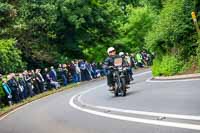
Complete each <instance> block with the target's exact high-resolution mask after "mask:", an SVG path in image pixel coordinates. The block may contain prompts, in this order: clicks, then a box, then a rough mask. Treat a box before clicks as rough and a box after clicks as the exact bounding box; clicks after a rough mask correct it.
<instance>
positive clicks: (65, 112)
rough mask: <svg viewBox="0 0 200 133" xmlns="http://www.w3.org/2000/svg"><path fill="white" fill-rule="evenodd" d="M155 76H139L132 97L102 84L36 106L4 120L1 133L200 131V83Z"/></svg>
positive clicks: (169, 132) (84, 85)
mask: <svg viewBox="0 0 200 133" xmlns="http://www.w3.org/2000/svg"><path fill="white" fill-rule="evenodd" d="M150 77H151V73H150V72H149V71H146V72H142V73H137V74H135V80H134V81H133V83H131V88H130V89H129V90H128V94H127V96H126V97H114V96H113V94H112V93H110V92H108V91H107V87H106V81H105V80H98V81H93V82H90V83H87V84H83V85H81V86H79V87H76V88H74V89H72V90H67V91H64V92H61V93H57V94H54V95H51V96H49V97H46V98H43V99H41V100H39V101H35V102H32V103H31V104H29V105H27V106H24V107H23V108H21V109H19V110H17V111H16V112H14V113H12V114H10V115H8V116H7V117H5V118H3V119H2V118H0V133H133V132H135V133H140V132H141V133H199V132H200V104H199V103H200V80H189V81H187V80H185V81H172V82H171V81H170V82H151V81H149V80H148V82H147V79H149V78H150Z"/></svg>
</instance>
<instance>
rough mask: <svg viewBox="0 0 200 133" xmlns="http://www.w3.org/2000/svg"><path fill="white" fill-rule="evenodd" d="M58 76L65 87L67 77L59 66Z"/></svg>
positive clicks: (61, 66)
mask: <svg viewBox="0 0 200 133" xmlns="http://www.w3.org/2000/svg"><path fill="white" fill-rule="evenodd" d="M58 75H59V77H60V78H61V79H62V82H63V85H64V86H66V85H67V77H66V74H65V71H64V68H63V65H61V64H59V66H58Z"/></svg>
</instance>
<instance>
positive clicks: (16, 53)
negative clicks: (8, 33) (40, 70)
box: [0, 39, 25, 73]
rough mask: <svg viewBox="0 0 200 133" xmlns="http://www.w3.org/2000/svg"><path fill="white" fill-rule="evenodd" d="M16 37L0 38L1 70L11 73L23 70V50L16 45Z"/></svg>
mask: <svg viewBox="0 0 200 133" xmlns="http://www.w3.org/2000/svg"><path fill="white" fill-rule="evenodd" d="M15 43H16V41H15V40H14V39H2V40H0V72H2V73H9V72H17V71H21V70H23V68H24V66H25V64H24V63H23V62H22V58H21V51H20V50H18V49H17V48H16V47H15Z"/></svg>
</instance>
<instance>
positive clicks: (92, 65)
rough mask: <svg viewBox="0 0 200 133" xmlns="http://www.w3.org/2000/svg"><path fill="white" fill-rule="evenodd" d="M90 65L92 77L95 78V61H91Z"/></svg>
mask: <svg viewBox="0 0 200 133" xmlns="http://www.w3.org/2000/svg"><path fill="white" fill-rule="evenodd" d="M91 67H92V77H93V78H97V65H96V63H95V62H93V63H92V64H91Z"/></svg>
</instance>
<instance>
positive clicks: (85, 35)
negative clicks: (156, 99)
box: [0, 0, 200, 75]
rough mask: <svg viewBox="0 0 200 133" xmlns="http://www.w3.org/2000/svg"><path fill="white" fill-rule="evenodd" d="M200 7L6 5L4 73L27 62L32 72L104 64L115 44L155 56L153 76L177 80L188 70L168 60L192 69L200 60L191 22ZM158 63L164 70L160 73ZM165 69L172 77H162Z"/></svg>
mask: <svg viewBox="0 0 200 133" xmlns="http://www.w3.org/2000/svg"><path fill="white" fill-rule="evenodd" d="M199 7H200V2H199V0H1V2H0V38H1V41H0V51H1V52H2V50H3V49H4V50H3V51H4V52H3V53H4V56H5V57H4V58H2V56H1V59H0V66H1V68H0V69H1V71H2V72H3V73H8V72H11V71H20V69H22V68H23V67H24V63H23V62H25V63H26V64H27V65H26V67H27V68H28V69H32V68H38V67H45V66H49V65H52V64H58V63H63V62H66V61H69V60H71V59H74V58H84V59H87V60H89V61H102V60H103V59H104V58H105V57H106V49H107V48H108V47H109V46H113V45H114V46H115V47H116V48H117V49H118V50H119V51H126V52H134V53H135V52H139V51H140V50H142V49H144V48H145V49H147V50H148V51H151V52H154V53H155V55H156V56H157V58H156V60H155V65H154V67H153V71H154V74H155V75H163V74H164V75H172V74H175V73H178V72H180V71H183V69H180V70H179V69H176V68H177V66H176V65H171V63H172V62H166V60H167V61H170V60H173V61H177V60H178V61H180V62H182V63H181V64H187V63H188V62H189V61H190V60H191V59H190V58H191V57H194V56H197V55H198V56H200V54H199V51H200V50H199V48H198V43H197V40H198V37H197V33H196V29H195V26H194V25H193V21H192V19H191V12H192V11H196V12H197V13H198V12H199V10H200V8H199ZM6 47H9V48H6ZM197 48H198V49H197ZM5 49H6V50H7V52H5ZM10 49H11V51H10ZM9 51H10V52H9ZM10 53H12V54H11V55H10ZM174 55H176V56H174ZM11 57H15V58H11ZM165 59H166V60H165ZM193 59H194V58H193ZM198 59H200V57H199V58H198ZM5 61H6V62H5ZM162 61H164V62H162ZM156 62H160V63H161V64H163V66H162V65H158V66H157V67H158V68H157V67H156ZM166 64H170V65H169V68H170V72H169V73H165V72H163V71H165V70H168V68H167V66H168V65H166ZM187 66H189V65H187ZM159 67H162V68H163V69H160V68H159ZM165 67H166V69H165ZM172 67H175V68H172ZM180 67H182V68H184V67H185V66H184V65H182V66H180ZM178 68H179V66H178ZM162 70H163V71H162ZM171 70H172V71H171Z"/></svg>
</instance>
